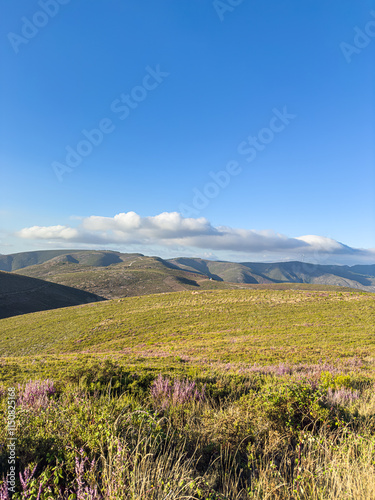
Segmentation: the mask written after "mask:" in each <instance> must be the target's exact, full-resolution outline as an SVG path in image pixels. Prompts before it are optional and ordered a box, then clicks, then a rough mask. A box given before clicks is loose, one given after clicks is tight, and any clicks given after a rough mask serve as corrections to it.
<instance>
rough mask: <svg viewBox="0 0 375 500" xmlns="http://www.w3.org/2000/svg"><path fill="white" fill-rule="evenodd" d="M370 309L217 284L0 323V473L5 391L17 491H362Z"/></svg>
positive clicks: (365, 494) (61, 495)
mask: <svg viewBox="0 0 375 500" xmlns="http://www.w3.org/2000/svg"><path fill="white" fill-rule="evenodd" d="M373 305H374V298H373V296H369V295H366V294H360V293H359V294H357V293H351V292H350V293H346V292H342V293H341V292H340V293H331V292H329V293H328V292H327V293H325V292H324V293H323V294H322V293H321V292H319V293H315V292H311V291H310V292H302V291H269V290H266V291H257V292H253V291H236V292H233V291H230V292H225V293H224V294H222V293H221V292H210V293H207V294H206V293H205V294H201V295H199V294H198V295H191V294H186V293H181V294H175V295H172V294H165V295H158V296H154V297H139V298H131V299H126V300H121V301H111V302H108V303H105V304H94V305H91V304H90V305H87V306H84V307H78V308H70V309H69V310H58V311H55V312H54V314H53V315H52V314H51V313H50V312H44V313H36V314H32V315H28V317H27V322H26V321H25V318H23V317H19V318H11V319H7V320H2V321H1V326H2V327H3V331H4V335H3V337H2V338H1V341H0V345H1V347H2V349H3V351H2V352H3V354H7V355H6V356H5V355H4V356H3V357H2V358H1V359H0V398H1V399H0V418H1V426H0V444H1V448H0V481H1V480H2V479H3V478H4V474H6V472H7V456H8V454H7V449H6V438H7V436H6V418H7V413H6V411H7V407H6V400H7V389H8V387H14V388H15V393H16V426H17V428H16V435H17V451H16V453H17V471H16V480H17V493H16V494H15V495H14V497H13V498H15V499H16V500H18V499H30V500H36V499H39V500H47V499H62V500H65V499H69V500H83V499H85V500H88V499H92V500H94V499H101V500H104V499H110V500H115V499H116V500H122V499H124V500H159V499H160V500H169V499H176V500H177V499H181V500H182V499H188V498H190V499H197V500H232V499H235V500H250V499H251V500H253V499H262V500H265V499H276V500H284V499H287V500H289V499H290V500H302V499H303V500H305V499H306V500H307V499H312V500H323V499H324V500H326V499H328V500H331V499H332V500H333V499H337V498H339V499H340V500H341V499H343V500H346V499H348V500H349V499H353V498H356V499H359V500H362V499H363V500H365V499H366V500H367V499H371V498H374V499H375V468H374V464H375V433H374V431H375V396H374V383H375V375H374V356H373V353H374V346H373V333H374V321H373V319H374V307H373ZM18 347H20V350H19V351H18V350H17V349H18ZM0 499H4V500H5V499H7V492H6V488H5V487H4V484H2V485H0Z"/></svg>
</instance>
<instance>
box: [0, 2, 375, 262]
mask: <svg viewBox="0 0 375 500" xmlns="http://www.w3.org/2000/svg"><path fill="white" fill-rule="evenodd" d="M64 1H65V3H64V4H59V3H57V0H50V1H49V2H47V0H40V1H39V2H38V1H34V0H17V2H14V1H4V2H2V16H1V20H0V30H1V31H0V40H1V42H0V50H1V53H0V58H1V61H2V66H3V68H2V71H1V77H0V95H1V109H2V113H1V128H0V137H1V139H0V141H1V156H0V165H1V167H0V168H1V187H0V216H1V221H2V224H1V233H0V252H1V253H13V252H16V251H23V250H35V249H39V248H60V247H64V246H69V247H70V248H75V247H79V246H80V247H87V248H89V247H95V248H99V247H100V248H102V247H105V248H114V249H121V250H123V251H127V250H128V249H131V248H137V249H138V250H143V253H146V254H147V253H148V254H150V253H154V252H156V251H159V253H161V254H163V252H164V254H165V255H181V254H183V253H186V254H192V253H194V252H195V254H201V255H211V254H212V255H213V256H219V257H220V258H231V259H236V258H237V260H262V259H266V260H276V258H285V259H288V258H293V259H295V258H297V257H298V256H301V255H305V253H306V255H307V257H306V260H309V258H310V260H311V258H312V257H311V255H312V253H311V252H312V251H313V252H315V253H314V255H315V258H316V252H319V251H320V249H321V250H324V252H328V253H329V251H330V249H329V248H328V249H327V245H328V247H329V246H330V244H331V243H332V245H333V246H335V245H334V243H333V242H331V240H325V239H327V238H330V239H332V240H335V241H338V242H341V243H343V244H345V245H348V246H349V247H351V248H354V249H358V248H362V249H371V248H375V175H374V164H375V161H374V160H375V155H374V131H375V125H374V109H375V108H374V88H375V86H374V84H375V76H374V72H375V69H374V68H375V64H374V61H375V1H371V0H356V1H354V0H331V1H329V2H327V1H326V0H305V1H300V0H285V1H283V2H281V1H280V0H262V1H258V0H243V1H242V2H240V1H238V0H236V1H234V0H223V1H222V2H218V1H216V2H215V1H211V0H209V1H206V0H174V1H173V0H158V1H155V0H127V1H120V0H105V1H104V0H97V1H92V0H91V1H90V0H71V1H67V0H64ZM235 4H238V5H237V6H234V5H235ZM42 5H44V9H45V10H43V7H42ZM231 5H232V6H231ZM47 11H48V12H47ZM371 12H373V14H371ZM52 14H54V15H53V17H52ZM371 23H372V24H371ZM35 24H37V25H39V27H38V26H37V27H36V28H35V27H33V25H34V26H35ZM356 27H358V29H359V30H361V33H365V31H364V30H366V29H367V32H368V33H369V35H366V34H364V35H358V33H359V31H358V29H356ZM33 30H34V31H33ZM355 37H357V38H356V39H355ZM366 37H367V38H366ZM343 43H345V44H347V45H343ZM350 46H351V47H352V48H353V49H354V50H352V49H350V48H348V47H350ZM146 68H147V69H146ZM155 73H156V74H155ZM147 75H150V76H148V77H147ZM145 87H146V88H145ZM127 96H130V97H127ZM121 99H123V100H124V102H122V103H121V102H120V101H121ZM137 100H138V102H137ZM285 107H286V109H287V113H288V114H290V115H293V116H294V117H293V119H289V122H290V123H283V122H282V120H281V119H280V118H277V113H279V114H280V113H282V112H283V110H284V108H285ZM275 110H276V115H275ZM121 118H124V119H121ZM106 119H107V121H105V122H103V120H106ZM284 119H285V118H284ZM272 120H273V121H272ZM285 121H288V120H287V119H286V120H285ZM103 123H104V124H105V127H104V125H103ZM271 123H272V124H274V126H275V127H276V128H277V131H274V132H272V131H271V133H270V124H271ZM99 124H101V125H102V126H103V128H105V130H106V132H108V133H104V134H103V138H102V141H101V143H100V144H99V145H96V146H92V145H91V146H90V144H89V146H87V143H86V147H90V149H91V150H92V151H91V152H90V154H88V155H87V156H86V157H84V158H83V159H82V161H81V162H80V163H79V164H78V165H77V166H76V167H75V168H73V169H71V171H65V172H64V173H62V174H61V171H60V180H59V178H58V176H57V175H56V173H55V171H54V169H53V167H52V164H54V165H56V163H54V162H59V163H60V167H59V168H61V165H65V166H66V167H69V165H68V164H67V163H66V156H67V151H66V150H65V148H66V146H70V147H71V148H73V149H75V150H76V149H77V146H78V144H79V143H80V141H82V140H87V138H85V137H84V135H83V133H82V131H83V130H87V131H91V130H92V129H94V128H98V127H99ZM265 128H266V129H268V130H264V129H265ZM258 134H260V137H261V139H259V138H258ZM249 137H253V138H255V139H256V141H257V142H256V144H257V147H258V150H256V146H255V151H256V157H255V158H254V159H253V161H250V162H249V161H247V158H248V159H249V158H250V156H251V155H252V153H249V152H248V153H246V154H245V153H243V151H246V150H247V151H249V148H251V146H249V144H247V146H245V145H246V141H248V140H249V139H248V138H249ZM94 139H95V137H94ZM96 140H98V138H97V137H96ZM262 141H263V142H262ZM241 144H242V147H241V146H240V145H241ZM82 147H83V149H82V151H87V150H85V149H84V148H85V145H83V146H82ZM239 147H240V150H241V151H242V154H241V152H240V151H239ZM253 148H254V145H253ZM252 151H253V152H254V149H253V150H252ZM253 156H254V155H253ZM229 162H235V163H231V164H232V165H236V169H237V170H236V175H234V174H232V173H231V174H230V175H229V174H227V176H224V177H225V178H223V179H224V180H222V183H224V184H225V183H226V179H227V177H228V176H229V177H228V178H230V182H229V184H228V185H226V186H225V185H224V184H223V187H220V186H219V187H216V188H215V187H212V185H211V187H207V186H208V183H210V182H212V178H211V177H210V172H219V171H222V170H225V168H226V167H227V165H228V163H229ZM205 189H206V190H207V192H209V193H211V194H212V197H211V198H210V199H208V198H207V199H206V201H205V202H201V203H200V204H198V205H197V202H196V200H195V201H194V196H196V193H197V191H196V190H198V191H200V192H203V191H204V190H205ZM210 189H211V191H210ZM194 190H195V191H194ZM183 207H185V208H186V207H189V208H191V209H193V210H192V211H191V213H190V214H189V213H186V212H184V210H183ZM181 211H182V216H185V217H190V218H193V219H199V218H201V217H203V218H205V219H206V221H204V222H197V221H196V220H195V221H190V223H187V222H186V221H185V220H184V219H183V217H179V218H178V217H176V216H170V218H168V217H167V215H164V216H163V217H161V218H159V219H158V218H155V217H156V216H157V215H158V214H162V213H164V212H168V213H173V212H181ZM128 212H135V213H136V214H138V215H139V216H140V217H138V218H136V219H134V220H135V222H134V220H133V219H132V223H131V224H130V223H129V220H130V218H131V217H128V218H126V220H127V222H126V223H125V225H121V224H122V222H121V223H119V220H118V219H113V218H114V217H115V216H116V214H121V213H128ZM92 216H97V217H98V218H99V219H93V218H92ZM105 218H106V219H105ZM120 218H121V216H120ZM129 224H130V225H129ZM189 224H190V225H189ZM34 226H39V228H34V229H30V228H32V227H34ZM50 226H52V227H55V226H61V227H58V228H56V227H55V229H50ZM222 226H225V227H226V228H227V229H223V228H222ZM189 228H190V229H189ZM240 230H244V231H243V232H241V231H240ZM63 231H65V232H63ZM168 231H169V232H168ZM249 231H250V232H249ZM251 231H253V232H251ZM264 231H274V232H275V233H277V234H276V235H275V234H274V233H270V232H267V233H265V232H264ZM166 232H167V233H168V234H166ZM278 234H281V235H283V236H278ZM305 235H315V236H316V237H320V239H319V240H317V238H316V240H317V241H319V242H320V243H319V244H318V245H316V242H315V240H314V242H315V243H313V246H314V245H315V246H314V248H313V249H312V248H310V245H311V244H312V243H311V241H312V240H311V239H310V240H309V241H308V242H307V243H306V241H307V240H303V241H304V245H305V246H306V252H305V251H304V248H302V249H300V248H298V249H297V250H296V248H297V247H298V245H296V244H295V243H296V240H295V238H298V237H303V236H305ZM257 238H258V239H261V240H262V243H261V244H256V243H255V240H257ZM267 238H268V241H269V245H270V247H269V249H268V248H267ZM224 240H225V241H226V243H225V244H223V243H222V242H223V241H224ZM257 241H258V240H257ZM285 241H287V242H290V243H291V244H290V246H291V248H293V251H291V252H289V251H288V250H287V249H285V245H284V247H283V245H282V244H281V246H279V242H281V243H282V242H284V243H285ZM298 241H300V240H298ZM324 241H326V243H327V242H331V243H327V244H326V243H324ZM322 242H323V243H324V244H323V243H322ZM288 245H289V244H286V246H287V247H288ZM319 245H320V246H319ZM321 245H323V246H324V249H323V247H322V246H321ZM351 248H350V249H349V250H348V251H347V252H346V250H343V247H340V248H339V249H338V250H335V251H334V252H333V254H335V252H336V253H337V254H340V255H341V257H340V259H341V260H340V259H339V260H337V259H336V260H337V262H339V261H340V262H344V261H345V258H346V257H345V256H346V254H348V256H349V255H352V252H351ZM268 250H270V251H271V253H269V252H268ZM262 252H263V253H262ZM272 252H274V253H272ZM309 252H310V257H309ZM236 256H237V257H236ZM362 257H364V258H366V259H370V260H371V254H370V257H369V256H368V254H367V253H366V252H364V253H363V255H362V254H361V253H358V259H359V258H362ZM332 259H333V260H332ZM332 259H331V260H332V261H334V260H335V257H334V256H333V257H332ZM355 260H356V259H355V257H353V256H351V257H350V258H349V257H348V260H347V261H348V262H349V261H350V262H352V261H353V262H354V261H355ZM372 261H375V259H372Z"/></svg>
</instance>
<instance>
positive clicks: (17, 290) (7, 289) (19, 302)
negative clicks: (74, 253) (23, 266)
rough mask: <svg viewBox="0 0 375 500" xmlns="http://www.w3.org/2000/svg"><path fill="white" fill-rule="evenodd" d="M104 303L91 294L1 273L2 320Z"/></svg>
mask: <svg viewBox="0 0 375 500" xmlns="http://www.w3.org/2000/svg"><path fill="white" fill-rule="evenodd" d="M101 300H105V299H104V298H103V297H99V296H98V295H95V294H93V293H90V292H85V291H83V290H77V289H76V288H70V287H67V286H63V285H58V284H55V283H50V282H48V281H43V280H40V279H35V278H29V277H26V276H18V275H17V274H12V273H7V272H2V271H0V318H7V317H9V316H17V315H19V314H26V313H30V312H36V311H45V310H48V309H56V308H59V307H68V306H76V305H80V304H87V303H88V302H98V301H101Z"/></svg>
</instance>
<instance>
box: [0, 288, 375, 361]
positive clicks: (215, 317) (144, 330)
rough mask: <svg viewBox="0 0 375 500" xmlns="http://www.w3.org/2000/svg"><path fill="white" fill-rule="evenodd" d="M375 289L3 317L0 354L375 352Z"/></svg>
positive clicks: (150, 300) (212, 295)
mask: <svg viewBox="0 0 375 500" xmlns="http://www.w3.org/2000/svg"><path fill="white" fill-rule="evenodd" d="M374 324H375V296H374V295H372V294H365V293H361V292H318V291H315V292H314V291H304V290H283V291H280V290H219V291H206V292H200V293H198V294H192V293H191V292H182V293H171V294H158V295H148V296H143V297H130V298H125V299H120V300H112V301H105V302H101V303H97V304H88V305H84V306H80V307H71V308H64V309H58V310H55V311H47V312H43V313H34V314H28V315H24V316H18V317H14V318H7V319H3V320H1V329H2V332H3V336H2V337H1V340H0V356H26V355H27V356H30V355H32V356H35V355H42V356H45V355H54V356H58V355H66V354H69V353H83V352H84V353H86V354H88V353H91V354H95V355H98V354H100V355H111V357H113V356H115V357H120V358H122V359H124V361H125V360H126V362H127V363H129V362H130V361H132V362H136V361H141V360H145V359H147V362H148V364H150V363H151V364H152V362H154V363H156V364H160V363H162V365H163V366H166V365H167V364H168V363H169V362H171V361H173V360H175V359H176V357H178V358H181V359H183V360H184V361H185V362H191V363H203V364H204V363H216V362H225V363H238V362H241V363H245V364H246V363H247V364H252V363H254V362H260V363H270V362H274V361H275V360H276V361H278V362H279V361H288V362H306V361H309V362H314V361H317V360H319V359H320V358H322V357H323V358H331V359H332V358H334V357H336V356H339V357H342V356H344V357H351V356H361V357H364V356H365V357H366V356H370V357H371V356H375V336H374V334H375V330H374Z"/></svg>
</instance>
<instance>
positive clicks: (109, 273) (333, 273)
mask: <svg viewBox="0 0 375 500" xmlns="http://www.w3.org/2000/svg"><path fill="white" fill-rule="evenodd" d="M0 271H2V272H0V318H1V317H6V316H13V315H18V314H25V313H28V312H33V311H40V310H44V309H52V308H57V307H66V306H70V305H78V304H83V303H87V302H93V301H99V300H105V299H116V298H122V297H127V296H135V295H147V294H153V293H165V292H174V291H183V290H191V291H197V290H210V289H236V288H259V287H262V288H280V289H284V288H294V289H296V288H297V289H300V288H309V287H313V288H314V289H319V288H320V289H327V288H333V287H349V288H351V289H357V290H358V289H359V290H363V291H367V292H375V264H374V265H355V266H338V265H319V264H310V263H305V262H298V261H294V262H276V263H259V262H241V263H237V262H224V261H212V260H205V259H200V258H188V257H181V258H175V259H169V260H165V259H161V258H160V257H148V256H145V255H142V254H140V253H122V252H114V251H109V250H43V251H35V252H22V253H16V254H11V255H0Z"/></svg>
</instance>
